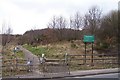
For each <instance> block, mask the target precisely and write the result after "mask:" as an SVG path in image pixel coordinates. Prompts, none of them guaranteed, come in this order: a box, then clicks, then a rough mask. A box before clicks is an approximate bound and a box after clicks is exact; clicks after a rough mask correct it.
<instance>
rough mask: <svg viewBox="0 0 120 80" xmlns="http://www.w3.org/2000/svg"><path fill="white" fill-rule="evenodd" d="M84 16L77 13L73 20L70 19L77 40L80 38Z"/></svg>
mask: <svg viewBox="0 0 120 80" xmlns="http://www.w3.org/2000/svg"><path fill="white" fill-rule="evenodd" d="M82 24H83V20H82V16H81V15H80V13H79V12H76V14H75V15H74V17H73V18H70V28H71V29H74V30H75V39H78V37H79V33H78V32H79V30H80V29H82Z"/></svg>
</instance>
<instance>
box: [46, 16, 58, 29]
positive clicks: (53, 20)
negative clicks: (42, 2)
mask: <svg viewBox="0 0 120 80" xmlns="http://www.w3.org/2000/svg"><path fill="white" fill-rule="evenodd" d="M48 28H53V29H55V28H57V18H56V16H53V18H52V20H51V22H50V23H49V24H48Z"/></svg>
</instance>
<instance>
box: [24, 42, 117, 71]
mask: <svg viewBox="0 0 120 80" xmlns="http://www.w3.org/2000/svg"><path fill="white" fill-rule="evenodd" d="M23 47H25V48H26V49H28V50H29V51H31V52H32V53H33V54H35V55H37V56H38V57H40V56H41V55H42V54H45V57H46V58H48V59H65V54H66V53H68V54H84V47H85V46H84V43H83V42H82V41H72V42H67V41H66V42H57V43H54V44H48V45H39V46H37V47H33V46H31V45H23ZM87 54H91V45H90V44H88V45H87ZM94 54H98V53H97V51H95V50H94ZM68 58H69V59H83V58H84V56H72V57H68ZM87 58H89V59H90V58H91V56H89V57H87ZM94 58H97V59H102V58H101V57H99V56H94ZM104 58H107V57H104ZM83 62H84V60H72V61H70V68H71V70H86V69H97V68H98V69H99V68H111V67H117V66H116V65H113V64H110V65H106V64H104V65H97V64H96V65H95V66H90V65H80V64H81V63H83ZM94 62H96V63H97V62H103V61H102V60H101V61H97V60H96V61H94ZM87 63H88V64H90V63H91V61H90V60H89V61H87Z"/></svg>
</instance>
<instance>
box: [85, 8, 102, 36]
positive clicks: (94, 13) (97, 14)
mask: <svg viewBox="0 0 120 80" xmlns="http://www.w3.org/2000/svg"><path fill="white" fill-rule="evenodd" d="M101 13H102V11H101V10H100V9H99V8H98V7H97V6H93V7H92V8H90V9H89V11H88V13H87V14H85V17H84V28H85V29H87V30H88V32H89V34H92V35H95V34H96V32H97V29H98V28H100V23H101Z"/></svg>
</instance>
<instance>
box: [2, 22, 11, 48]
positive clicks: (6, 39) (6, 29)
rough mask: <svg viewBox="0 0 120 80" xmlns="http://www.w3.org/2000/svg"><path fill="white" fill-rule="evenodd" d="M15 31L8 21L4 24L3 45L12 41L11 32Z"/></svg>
mask: <svg viewBox="0 0 120 80" xmlns="http://www.w3.org/2000/svg"><path fill="white" fill-rule="evenodd" d="M12 32H13V30H12V28H11V26H10V24H9V25H7V24H6V23H3V24H2V45H3V46H5V45H6V44H7V43H9V42H10V41H11V33H12Z"/></svg>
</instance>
